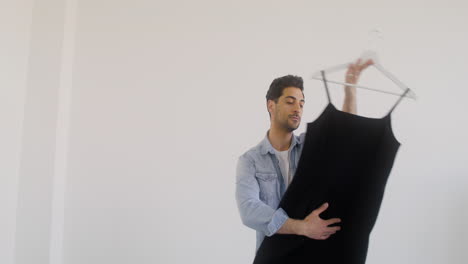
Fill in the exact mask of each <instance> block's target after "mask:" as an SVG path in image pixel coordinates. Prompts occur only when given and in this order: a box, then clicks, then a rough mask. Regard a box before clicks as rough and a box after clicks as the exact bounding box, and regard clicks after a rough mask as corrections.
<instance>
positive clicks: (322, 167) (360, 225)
mask: <svg viewBox="0 0 468 264" xmlns="http://www.w3.org/2000/svg"><path fill="white" fill-rule="evenodd" d="M322 76H323V80H324V85H325V89H326V92H327V96H328V105H327V106H326V107H325V109H324V110H323V112H322V113H321V114H320V116H319V117H318V118H317V119H316V120H315V121H313V122H310V123H307V130H306V136H305V142H304V147H303V150H302V154H301V157H300V159H299V163H298V167H297V170H296V173H295V175H294V177H293V180H292V181H291V184H290V186H289V187H288V189H287V190H286V192H285V194H284V196H283V197H282V199H281V201H280V203H279V205H278V207H281V208H283V209H284V210H285V211H286V213H287V214H288V216H289V217H290V218H293V219H304V218H305V217H306V216H307V215H309V214H310V213H311V212H312V211H313V210H315V209H317V208H318V207H320V206H321V205H322V204H323V203H325V202H328V204H329V206H328V208H327V209H326V210H325V211H324V212H323V213H321V214H320V218H322V219H325V220H326V219H330V218H340V219H341V223H338V224H335V225H339V226H341V230H339V231H337V232H336V233H335V234H332V235H331V236H329V237H328V239H326V240H316V239H311V238H308V237H306V236H299V235H289V234H288V235H285V234H275V235H273V236H270V237H265V239H264V240H263V242H262V244H261V245H260V247H259V249H258V251H257V253H256V256H255V259H254V264H272V263H287V264H294V263H317V264H364V263H365V261H366V256H367V249H368V244H369V236H370V233H371V231H372V228H373V227H374V224H375V222H376V219H377V215H378V213H379V209H380V205H381V202H382V198H383V195H384V191H385V185H386V183H387V179H388V176H389V174H390V171H391V169H392V167H393V163H394V160H395V156H396V154H397V151H398V149H399V147H400V143H399V142H398V141H397V139H396V138H395V136H394V135H393V132H392V127H391V113H392V111H393V109H394V108H395V107H396V105H397V104H398V103H399V102H400V101H401V99H402V98H403V97H404V96H405V95H406V93H407V92H408V91H409V89H407V90H406V91H405V92H404V93H403V94H402V95H401V97H400V98H399V99H398V101H397V102H396V103H395V105H394V106H393V107H392V109H391V110H390V111H389V112H388V114H387V115H386V116H384V117H383V118H370V117H363V116H358V115H354V114H351V113H347V112H342V111H340V110H337V109H336V108H335V106H334V105H333V104H332V103H331V100H330V93H329V91H328V87H327V82H326V79H325V74H324V72H322ZM331 226H334V225H331Z"/></svg>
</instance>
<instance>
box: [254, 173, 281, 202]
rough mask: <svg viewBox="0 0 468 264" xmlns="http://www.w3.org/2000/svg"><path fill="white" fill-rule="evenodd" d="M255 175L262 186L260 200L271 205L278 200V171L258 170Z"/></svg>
mask: <svg viewBox="0 0 468 264" xmlns="http://www.w3.org/2000/svg"><path fill="white" fill-rule="evenodd" d="M255 177H256V178H257V181H258V185H259V187H260V200H262V201H263V202H265V203H266V204H268V205H271V204H272V203H274V202H275V200H277V192H276V190H277V187H278V184H279V182H278V175H277V174H276V173H265V172H256V173H255Z"/></svg>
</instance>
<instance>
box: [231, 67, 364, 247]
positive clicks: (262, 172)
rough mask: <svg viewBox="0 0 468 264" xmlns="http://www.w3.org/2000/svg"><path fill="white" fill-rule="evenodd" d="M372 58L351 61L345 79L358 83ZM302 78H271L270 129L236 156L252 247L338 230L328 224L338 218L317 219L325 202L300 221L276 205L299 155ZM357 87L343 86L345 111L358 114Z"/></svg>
mask: <svg viewBox="0 0 468 264" xmlns="http://www.w3.org/2000/svg"><path fill="white" fill-rule="evenodd" d="M372 63H373V62H372V60H368V61H366V62H365V63H362V64H361V60H358V61H357V62H356V63H354V64H351V65H350V66H349V67H348V70H347V72H346V77H345V80H346V83H351V84H356V83H357V80H358V78H359V75H360V73H361V71H362V70H364V69H365V68H367V67H368V66H369V65H371V64H372ZM303 90H304V87H303V80H302V78H301V77H298V76H292V75H287V76H283V77H280V78H277V79H275V80H273V82H272V83H271V85H270V88H269V90H268V92H267V95H266V99H267V110H268V113H269V115H270V129H269V130H268V131H267V132H266V135H265V138H264V139H263V140H262V141H261V142H260V143H259V144H258V145H256V146H255V147H252V148H250V149H249V150H248V151H247V152H245V153H244V154H243V155H241V156H240V157H239V160H238V162H237V169H236V201H237V206H238V209H239V212H240V216H241V219H242V222H243V223H244V224H245V225H246V226H248V227H250V228H253V229H255V230H256V231H257V232H256V235H257V240H256V250H255V252H256V251H257V250H258V248H259V247H260V245H261V243H262V241H263V239H264V238H265V236H272V235H273V234H295V235H301V236H306V237H309V238H311V239H319V240H325V239H328V238H329V237H330V236H331V235H333V234H335V233H336V232H337V231H339V230H340V229H341V227H340V226H337V225H335V226H330V225H332V224H337V223H339V222H341V219H339V218H332V219H321V218H320V214H321V213H322V212H323V211H325V210H326V209H327V207H328V203H324V204H323V205H322V206H320V207H319V208H318V209H316V210H314V211H312V212H311V213H310V214H309V215H308V216H307V217H306V218H304V219H292V218H289V217H288V215H287V213H286V212H285V211H284V210H283V209H282V208H278V205H279V202H280V200H281V197H282V196H283V195H284V193H285V191H286V188H287V186H288V185H289V183H290V182H291V180H292V177H293V176H294V173H295V171H296V168H297V165H298V161H299V158H300V155H301V151H302V147H303V142H304V138H305V132H304V133H302V134H300V135H299V136H296V135H294V134H293V131H294V130H296V129H297V128H298V127H299V125H300V121H301V116H302V111H303V106H304V103H305V100H304V93H303ZM356 108H357V107H356V88H355V87H350V86H346V87H345V99H344V103H343V111H345V112H349V113H352V114H356V112H357V111H356Z"/></svg>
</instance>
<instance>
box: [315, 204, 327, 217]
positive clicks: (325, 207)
mask: <svg viewBox="0 0 468 264" xmlns="http://www.w3.org/2000/svg"><path fill="white" fill-rule="evenodd" d="M327 208H328V203H324V204H322V206H320V207H319V208H318V209H315V210H314V211H313V213H316V214H317V215H319V214H321V213H323V211H325V210H327Z"/></svg>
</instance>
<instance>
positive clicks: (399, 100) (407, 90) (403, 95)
mask: <svg viewBox="0 0 468 264" xmlns="http://www.w3.org/2000/svg"><path fill="white" fill-rule="evenodd" d="M409 90H410V88H406V90H405V92H404V93H403V94H402V95H401V96H400V98H399V99H398V101H396V103H395V104H394V105H393V107H392V109H390V111H389V112H388V115H389V114H391V113H392V111H393V109H395V107H396V106H397V105H398V104H399V103H400V102H401V99H403V97H405V95H406V94H407V93H408V92H409Z"/></svg>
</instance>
